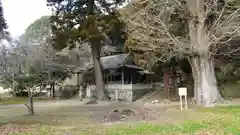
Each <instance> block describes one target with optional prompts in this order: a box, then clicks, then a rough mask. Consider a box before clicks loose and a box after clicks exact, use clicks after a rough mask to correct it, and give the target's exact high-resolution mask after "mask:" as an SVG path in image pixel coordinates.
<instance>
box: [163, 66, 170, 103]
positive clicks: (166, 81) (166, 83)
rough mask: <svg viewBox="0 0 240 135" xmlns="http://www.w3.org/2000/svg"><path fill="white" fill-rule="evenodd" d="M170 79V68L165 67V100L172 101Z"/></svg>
mask: <svg viewBox="0 0 240 135" xmlns="http://www.w3.org/2000/svg"><path fill="white" fill-rule="evenodd" d="M169 79H170V74H169V69H168V67H165V68H164V69H163V83H164V93H165V98H166V99H169V100H170V92H169Z"/></svg>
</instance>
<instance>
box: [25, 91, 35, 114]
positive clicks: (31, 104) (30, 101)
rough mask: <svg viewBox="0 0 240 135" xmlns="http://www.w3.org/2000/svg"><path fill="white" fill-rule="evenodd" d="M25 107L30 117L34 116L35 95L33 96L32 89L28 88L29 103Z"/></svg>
mask: <svg viewBox="0 0 240 135" xmlns="http://www.w3.org/2000/svg"><path fill="white" fill-rule="evenodd" d="M25 106H26V107H27V109H28V115H34V108H33V95H32V92H31V90H30V88H28V99H27V103H26V104H25Z"/></svg>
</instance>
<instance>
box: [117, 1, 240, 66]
mask: <svg viewBox="0 0 240 135" xmlns="http://www.w3.org/2000/svg"><path fill="white" fill-rule="evenodd" d="M189 4H190V5H191V4H194V2H191V1H188V0H170V1H165V0H160V1H149V0H140V1H134V2H133V4H131V5H128V6H127V7H126V8H125V9H124V10H125V11H124V10H123V11H122V14H123V16H124V20H125V21H126V24H127V25H128V28H129V31H128V32H129V38H128V42H127V46H128V47H129V48H130V49H131V50H133V51H134V50H138V51H141V50H142V51H143V50H144V52H146V53H151V54H152V56H155V59H152V60H154V61H152V62H155V61H156V60H160V61H163V62H166V61H168V60H170V59H171V58H172V57H175V56H177V57H186V56H187V57H188V56H194V55H198V54H199V53H205V52H208V51H210V52H211V54H216V53H217V52H218V50H221V48H222V47H223V45H226V44H227V43H228V42H229V41H230V40H231V39H232V38H234V37H236V36H237V33H238V32H239V23H238V22H239V14H240V13H239V9H238V5H239V3H237V1H235V0H233V1H221V0H219V1H216V0H206V1H204V2H200V4H202V5H199V6H204V8H205V9H206V10H204V11H201V12H202V14H203V16H198V15H197V14H191V11H190V10H196V9H199V8H198V7H196V5H191V6H190V5H189ZM193 12H195V11H193ZM196 12H197V11H196ZM131 14H132V15H131ZM198 17H201V18H198ZM200 20H201V21H203V22H197V21H200ZM190 22H195V24H200V23H201V24H202V26H201V27H203V28H204V30H206V31H207V36H208V37H207V38H209V39H208V40H209V43H206V45H205V46H201V45H199V44H197V43H193V42H197V40H199V39H197V36H195V37H194V36H190V35H194V34H195V35H196V34H197V33H191V32H192V30H191V28H192V29H194V27H196V25H194V24H193V25H192V26H190V25H191V24H190ZM199 27H200V26H199ZM202 41H204V40H202ZM234 49H237V48H234ZM151 58H152V57H151Z"/></svg>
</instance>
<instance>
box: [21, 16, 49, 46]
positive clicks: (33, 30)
mask: <svg viewBox="0 0 240 135" xmlns="http://www.w3.org/2000/svg"><path fill="white" fill-rule="evenodd" d="M50 34H51V24H50V17H49V16H43V17H41V18H39V19H37V20H35V21H34V22H33V23H31V24H30V25H29V26H28V27H27V29H26V31H25V33H24V34H23V35H21V36H20V43H21V44H25V45H26V44H29V45H30V44H33V43H36V44H38V43H39V42H41V41H42V40H43V39H46V38H49V37H50Z"/></svg>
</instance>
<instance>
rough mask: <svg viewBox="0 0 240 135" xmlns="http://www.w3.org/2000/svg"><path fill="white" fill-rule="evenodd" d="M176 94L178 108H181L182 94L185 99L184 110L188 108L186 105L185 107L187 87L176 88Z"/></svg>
mask: <svg viewBox="0 0 240 135" xmlns="http://www.w3.org/2000/svg"><path fill="white" fill-rule="evenodd" d="M178 95H179V97H180V108H181V110H183V100H182V97H183V96H184V99H185V110H187V109H188V107H187V88H185V87H181V88H178Z"/></svg>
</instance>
